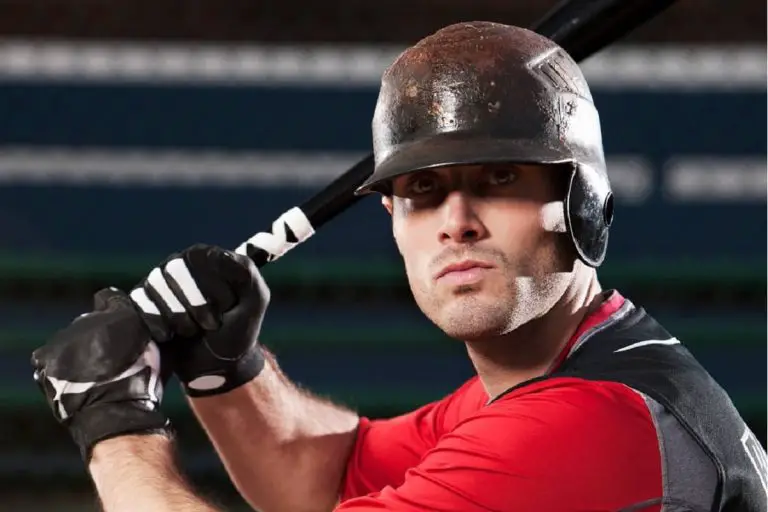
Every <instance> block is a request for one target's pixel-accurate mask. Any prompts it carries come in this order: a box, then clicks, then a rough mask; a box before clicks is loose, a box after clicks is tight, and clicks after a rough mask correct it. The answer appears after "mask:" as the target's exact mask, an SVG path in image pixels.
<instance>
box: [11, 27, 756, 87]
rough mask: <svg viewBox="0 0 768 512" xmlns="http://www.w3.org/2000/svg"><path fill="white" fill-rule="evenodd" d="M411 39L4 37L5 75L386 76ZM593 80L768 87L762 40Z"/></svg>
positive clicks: (618, 54) (630, 64)
mask: <svg viewBox="0 0 768 512" xmlns="http://www.w3.org/2000/svg"><path fill="white" fill-rule="evenodd" d="M403 48H404V47H403V46H372V45H368V46H363V45H359V46H349V45H313V46H253V45H246V46H243V45H213V44H210V45H195V44H183V45H182V44H170V43H156V44H149V43H134V42H130V43H128V42H107V41H102V42H95V43H94V42H77V41H67V40H64V41H48V40H46V41H37V40H13V39H6V40H0V80H3V79H5V80H8V79H35V80H54V79H55V80H69V81H77V82H90V81H119V82H125V81H129V82H130V81H138V82H144V83H155V82H168V81H171V82H188V83H194V84H199V83H205V82H216V83H223V84H230V85H232V84H258V83H266V84H274V83H285V84H292V85H307V86H315V85H318V84H331V85H334V86H340V87H346V86H360V85H366V86H377V85H378V83H379V80H380V78H381V73H382V71H383V70H384V69H385V68H386V67H387V66H388V65H389V64H390V63H391V62H392V61H393V60H394V58H395V57H396V56H397V54H398V53H399V52H400V51H401V50H402V49H403ZM583 69H584V73H585V75H586V76H587V79H588V80H589V82H590V84H591V85H592V87H632V88H635V87H641V88H646V87H669V88H675V89H679V88H683V89H701V88H705V89H708V88H722V89H757V90H765V88H766V80H765V76H766V59H765V51H764V48H763V47H762V46H758V45H745V46H724V47H718V46H677V45H666V46H640V47H631V46H620V45H619V46H615V47H611V48H609V49H606V50H605V51H603V52H601V53H599V54H597V55H596V56H594V57H592V58H590V59H588V60H587V61H585V62H584V63H583Z"/></svg>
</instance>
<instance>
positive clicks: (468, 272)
mask: <svg viewBox="0 0 768 512" xmlns="http://www.w3.org/2000/svg"><path fill="white" fill-rule="evenodd" d="M564 174H566V173H564V172H563V170H562V169H553V168H549V167H543V166H534V165H488V166H460V167H459V166H457V167H448V168H440V169H434V170H428V171H420V172H417V173H413V174H409V175H405V176H400V177H398V178H396V179H395V180H394V181H393V183H392V186H393V196H392V197H391V198H389V197H385V198H384V200H383V202H384V205H385V207H386V208H387V209H388V210H389V211H390V213H391V214H392V224H393V233H394V237H395V241H396V243H397V246H398V248H399V250H400V253H401V254H402V256H403V260H404V262H405V269H406V272H407V275H408V280H409V282H410V286H411V290H412V291H413V294H414V297H415V299H416V302H417V304H418V305H419V307H420V308H421V309H422V311H423V312H424V314H425V315H426V316H427V317H428V318H429V319H430V320H432V321H433V322H434V323H435V324H436V325H437V326H438V327H440V328H441V329H442V330H443V331H445V332H446V334H448V335H449V336H452V337H454V338H457V339H461V340H464V341H471V340H475V339H483V338H487V337H490V336H498V335H501V334H504V333H507V332H510V331H512V330H514V329H516V328H517V327H519V326H520V325H522V324H524V323H526V322H528V321H529V320H532V319H533V318H536V317H539V316H541V315H543V314H544V313H546V312H547V311H548V310H549V309H551V308H552V306H554V305H555V303H556V302H557V301H558V300H559V299H560V298H561V297H562V296H563V294H564V293H565V291H566V288H567V286H568V284H569V283H570V281H571V272H572V270H573V264H574V258H573V255H572V252H571V251H570V250H569V249H568V247H567V246H566V245H565V243H567V239H566V237H565V220H564V215H563V199H564V186H558V185H557V183H558V175H559V182H560V183H563V182H564V181H565V176H564ZM564 242H565V243H564Z"/></svg>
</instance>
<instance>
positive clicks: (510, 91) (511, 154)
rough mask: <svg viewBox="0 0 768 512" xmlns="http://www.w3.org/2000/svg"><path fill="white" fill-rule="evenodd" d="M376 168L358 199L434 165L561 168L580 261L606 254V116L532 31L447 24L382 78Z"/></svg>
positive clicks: (609, 212)
mask: <svg viewBox="0 0 768 512" xmlns="http://www.w3.org/2000/svg"><path fill="white" fill-rule="evenodd" d="M372 128H373V148H374V157H375V158H374V162H375V169H374V172H373V174H372V175H371V176H370V177H369V179H368V180H367V181H366V182H365V183H363V184H362V185H361V186H360V187H359V188H358V190H357V192H356V193H357V194H365V193H369V192H381V193H384V194H389V193H390V192H391V185H390V182H391V179H392V178H395V177H397V176H400V175H403V174H407V173H411V172H415V171H419V170H425V169H429V168H435V167H443V166H451V165H476V164H486V163H487V164H491V163H527V164H562V165H561V166H560V167H562V168H563V169H564V171H563V172H564V173H565V174H569V176H564V179H565V178H567V179H568V187H567V193H566V197H565V198H564V208H565V212H564V213H565V219H566V226H567V229H568V234H569V235H570V238H571V240H572V241H573V245H574V247H575V249H576V252H577V254H578V256H579V258H580V259H581V260H582V261H583V262H584V263H586V264H587V265H589V266H592V267H597V266H599V265H600V264H601V263H602V262H603V259H604V258H605V252H606V248H607V245H608V230H609V227H610V224H611V222H612V220H613V199H612V193H611V187H610V183H609V181H608V176H607V173H606V167H605V156H604V154H603V143H602V134H601V130H600V119H599V116H598V113H597V110H596V108H595V106H594V103H593V101H592V94H591V92H590V90H589V87H588V85H587V83H586V80H585V79H584V76H583V74H582V72H581V70H580V69H579V66H578V65H577V64H576V62H575V61H574V60H573V59H572V58H571V57H570V56H569V55H568V54H567V53H566V52H565V51H564V50H563V49H562V48H561V47H560V46H558V45H557V44H555V43H554V42H553V41H551V40H549V39H547V38H545V37H543V36H540V35H538V34H536V33H535V32H532V31H530V30H526V29H523V28H519V27H514V26H509V25H502V24H499V23H490V22H471V23H459V24H455V25H450V26H448V27H445V28H443V29H441V30H440V31H438V32H436V33H434V34H432V35H431V36H429V37H427V38H425V39H423V40H421V41H420V42H418V43H417V44H416V45H414V46H412V47H411V48H409V49H407V50H406V51H405V52H403V53H402V54H400V56H399V57H398V58H397V59H396V60H395V62H394V63H393V64H392V65H391V66H390V67H389V68H388V69H387V70H386V71H385V72H384V75H383V77H382V81H381V89H380V92H379V96H378V101H377V103H376V109H375V112H374V116H373V122H372Z"/></svg>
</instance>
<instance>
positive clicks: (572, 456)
mask: <svg viewBox="0 0 768 512" xmlns="http://www.w3.org/2000/svg"><path fill="white" fill-rule="evenodd" d="M623 303H624V299H623V297H621V296H620V295H619V294H618V293H616V292H613V294H612V295H611V296H610V297H609V298H608V299H607V300H606V301H605V302H604V303H603V304H602V306H601V307H600V308H599V309H598V310H597V311H596V312H594V313H593V314H592V315H590V316H589V317H588V318H586V319H585V321H584V322H583V324H582V325H581V326H580V328H579V329H578V330H577V332H576V333H575V335H574V336H573V337H572V339H571V341H570V342H569V343H568V345H567V346H566V348H565V350H564V351H563V354H562V355H561V357H560V361H561V362H562V361H563V360H565V358H566V357H567V356H568V355H569V353H570V352H571V351H572V349H573V348H574V345H576V344H577V343H578V342H579V340H580V338H582V336H583V335H584V334H585V333H586V332H587V331H594V330H595V328H598V329H599V327H600V324H602V323H605V322H608V321H610V318H611V317H612V315H615V314H616V313H617V311H619V309H620V308H621V307H622V305H623ZM488 402H489V397H488V395H487V394H486V392H485V390H484V388H483V386H482V384H481V383H480V381H479V380H478V378H477V377H475V378H473V379H471V380H469V381H468V382H466V383H465V384H464V385H463V386H462V387H460V388H459V389H458V390H456V391H455V392H454V393H453V394H451V395H449V396H447V397H446V398H444V399H442V400H439V401H437V402H434V403H431V404H428V405H426V406H424V407H422V408H420V409H418V410H416V411H413V412H411V413H408V414H405V415H403V416H399V417H396V418H392V419H387V420H373V421H371V420H369V419H366V418H363V419H361V422H360V427H359V431H358V435H357V442H356V446H355V448H354V452H353V454H352V456H351V458H350V461H349V463H348V466H347V472H346V475H345V479H344V483H343V488H342V494H341V504H340V505H339V507H338V508H337V509H336V510H337V512H363V511H373V510H377V511H381V510H390V511H397V512H427V511H430V512H434V511H441V512H474V511H478V512H480V511H496V512H507V511H509V512H512V511H515V512H520V511H525V512H528V511H537V512H559V511H568V512H574V511H585V512H586V511H590V512H593V511H611V512H615V511H617V510H619V509H621V508H622V507H626V506H627V505H628V504H632V503H642V502H652V500H654V499H656V498H658V497H659V496H661V495H663V489H662V487H663V479H662V461H661V451H660V450H661V449H660V445H659V438H658V437H657V430H656V428H655V425H654V417H653V415H652V414H651V412H650V409H649V406H648V404H647V402H646V401H645V400H644V398H643V396H642V395H641V394H639V393H637V392H636V391H634V390H633V389H631V388H629V387H627V386H625V385H623V384H619V383H616V382H602V381H589V380H584V379H579V378H571V377H553V378H549V379H546V380H542V381H540V382H534V383H531V384H528V385H525V386H523V387H520V388H518V389H513V390H512V391H510V392H508V393H507V394H504V395H503V396H501V397H500V398H498V399H497V400H494V401H493V402H491V403H488ZM638 510H643V511H646V512H651V511H659V510H661V508H660V506H659V505H652V506H649V507H646V508H642V509H638Z"/></svg>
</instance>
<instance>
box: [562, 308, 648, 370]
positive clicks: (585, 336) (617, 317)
mask: <svg viewBox="0 0 768 512" xmlns="http://www.w3.org/2000/svg"><path fill="white" fill-rule="evenodd" d="M634 307H635V306H634V304H632V303H631V302H630V301H629V300H628V299H624V304H622V305H621V307H620V308H619V310H618V311H616V312H615V313H614V314H612V315H611V316H610V317H608V319H607V320H606V321H604V322H603V323H601V324H598V325H596V326H594V327H592V328H591V329H589V330H588V331H587V332H585V333H584V334H582V335H581V337H580V338H579V339H578V340H576V343H574V344H573V346H572V347H571V350H569V351H568V355H567V356H566V357H565V358H566V359H568V358H569V357H571V356H572V355H573V354H574V352H576V351H577V350H578V349H579V348H581V346H582V345H583V344H584V343H586V341H587V340H588V339H589V338H591V337H592V336H594V335H595V334H597V333H598V332H600V331H602V330H604V329H607V328H608V327H610V326H611V325H613V324H615V323H616V322H618V321H619V320H621V319H623V318H624V317H625V316H627V315H628V314H629V312H630V311H632V310H633V309H634Z"/></svg>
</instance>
